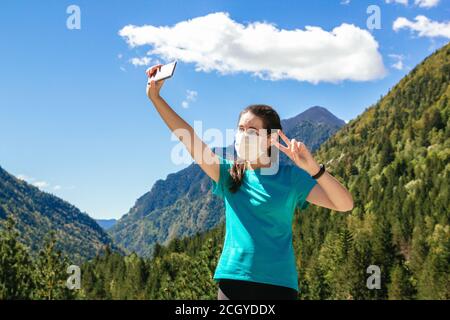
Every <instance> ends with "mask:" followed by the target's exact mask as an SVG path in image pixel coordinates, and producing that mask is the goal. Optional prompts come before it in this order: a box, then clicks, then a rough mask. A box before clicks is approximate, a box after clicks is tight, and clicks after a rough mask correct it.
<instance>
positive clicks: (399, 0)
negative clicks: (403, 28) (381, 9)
mask: <svg viewBox="0 0 450 320" xmlns="http://www.w3.org/2000/svg"><path fill="white" fill-rule="evenodd" d="M386 3H399V4H402V5H404V6H407V5H408V0H386Z"/></svg>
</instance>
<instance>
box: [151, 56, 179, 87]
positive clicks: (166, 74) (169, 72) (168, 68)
mask: <svg viewBox="0 0 450 320" xmlns="http://www.w3.org/2000/svg"><path fill="white" fill-rule="evenodd" d="M176 65H177V61H176V60H175V61H173V62H171V63H168V64H165V65H163V66H161V70H159V69H158V70H157V71H156V73H155V75H154V76H153V77H149V78H148V83H150V81H151V80H155V81H158V80H164V79H167V78H170V77H172V76H173V73H174V72H175V67H176ZM150 69H151V67H150V68H148V69H147V70H146V73H147V72H148V71H149V70H150Z"/></svg>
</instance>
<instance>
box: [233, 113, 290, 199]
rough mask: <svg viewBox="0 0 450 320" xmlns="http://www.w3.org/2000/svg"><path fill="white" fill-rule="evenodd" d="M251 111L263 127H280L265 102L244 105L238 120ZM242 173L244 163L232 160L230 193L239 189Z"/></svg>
mask: <svg viewBox="0 0 450 320" xmlns="http://www.w3.org/2000/svg"><path fill="white" fill-rule="evenodd" d="M247 112H251V113H252V114H254V115H255V116H257V117H258V118H260V119H261V120H262V123H263V129H266V130H270V129H280V130H282V128H281V120H280V116H279V115H278V113H277V112H276V111H275V109H273V108H272V107H271V106H268V105H265V104H252V105H249V106H248V107H246V108H245V109H244V110H242V111H241V112H240V113H239V120H240V119H241V117H242V115H243V114H245V113H247ZM239 120H238V124H239ZM268 155H269V156H270V147H269V154H268ZM244 173H245V163H242V162H238V161H237V160H236V159H235V160H234V163H233V166H232V167H231V168H230V175H231V181H230V186H229V189H230V191H231V192H232V193H234V192H236V191H238V190H239V187H240V186H241V184H242V180H243V179H244Z"/></svg>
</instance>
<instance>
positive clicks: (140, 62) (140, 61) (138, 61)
mask: <svg viewBox="0 0 450 320" xmlns="http://www.w3.org/2000/svg"><path fill="white" fill-rule="evenodd" d="M130 62H131V64H132V65H133V66H148V65H150V63H151V62H152V59H150V58H149V57H141V58H137V57H135V58H131V59H130Z"/></svg>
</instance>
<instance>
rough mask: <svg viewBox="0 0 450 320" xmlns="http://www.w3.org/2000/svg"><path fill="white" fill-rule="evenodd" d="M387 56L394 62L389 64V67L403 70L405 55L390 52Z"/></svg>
mask: <svg viewBox="0 0 450 320" xmlns="http://www.w3.org/2000/svg"><path fill="white" fill-rule="evenodd" d="M389 58H391V59H393V60H394V63H393V64H391V67H392V68H394V69H397V70H403V68H404V64H403V60H404V59H405V56H404V55H402V54H390V55H389Z"/></svg>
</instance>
